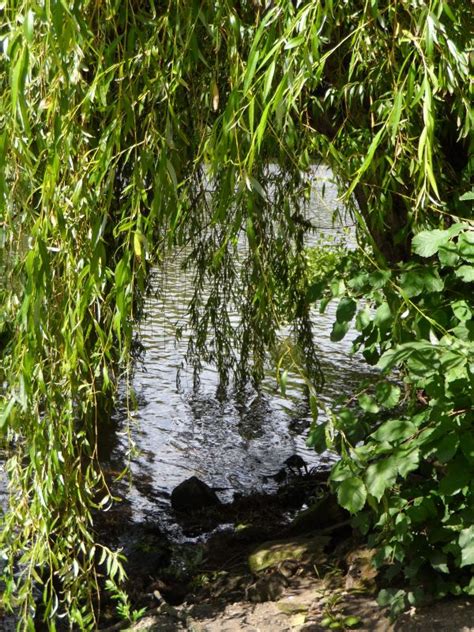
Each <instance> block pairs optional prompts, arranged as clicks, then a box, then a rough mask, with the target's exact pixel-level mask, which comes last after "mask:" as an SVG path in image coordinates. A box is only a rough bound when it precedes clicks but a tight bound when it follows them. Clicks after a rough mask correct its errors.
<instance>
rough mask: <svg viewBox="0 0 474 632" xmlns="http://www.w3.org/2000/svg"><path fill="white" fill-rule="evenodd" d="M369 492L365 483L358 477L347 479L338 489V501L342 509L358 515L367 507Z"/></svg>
mask: <svg viewBox="0 0 474 632" xmlns="http://www.w3.org/2000/svg"><path fill="white" fill-rule="evenodd" d="M366 498H367V490H366V488H365V485H364V481H363V480H362V479H360V478H358V477H356V476H351V477H350V478H346V479H345V480H344V481H342V483H341V484H340V485H339V487H338V489H337V500H338V502H339V504H340V505H341V507H344V509H347V510H348V511H350V512H351V513H357V512H358V511H360V510H361V509H362V507H363V506H364V505H365V501H366Z"/></svg>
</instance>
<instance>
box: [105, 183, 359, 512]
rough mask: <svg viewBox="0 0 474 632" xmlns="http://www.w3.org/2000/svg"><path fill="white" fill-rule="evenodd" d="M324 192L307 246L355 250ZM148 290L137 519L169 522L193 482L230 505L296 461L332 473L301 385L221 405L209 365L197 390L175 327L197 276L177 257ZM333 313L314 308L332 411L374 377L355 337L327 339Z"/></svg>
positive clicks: (267, 388) (330, 193)
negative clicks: (313, 446)
mask: <svg viewBox="0 0 474 632" xmlns="http://www.w3.org/2000/svg"><path fill="white" fill-rule="evenodd" d="M320 173H321V172H320ZM322 175H328V174H327V172H324V171H323V172H322ZM320 190H321V189H320V188H318V189H317V190H316V191H315V193H314V195H313V197H312V200H311V208H310V213H309V216H310V218H311V221H312V223H313V224H314V225H315V226H317V231H315V233H314V235H313V236H312V237H310V242H311V240H313V239H314V242H315V241H317V240H320V238H321V236H323V238H325V239H327V240H328V241H331V242H332V241H333V240H334V239H336V240H338V241H342V242H344V243H345V244H346V245H347V246H348V247H353V246H354V233H353V230H352V228H351V227H347V226H345V225H344V223H343V222H341V221H339V222H336V223H334V222H333V211H334V209H335V207H336V205H337V202H336V193H335V190H334V188H331V187H330V186H328V185H327V184H326V193H325V198H324V201H322V200H321V197H320V195H319V193H320ZM151 286H152V291H151V292H150V296H149V297H148V299H147V302H146V306H145V314H146V316H145V318H144V319H143V322H142V323H141V326H140V339H141V342H142V344H143V346H144V349H145V351H144V357H143V362H142V363H139V364H138V365H137V367H136V371H135V375H134V380H133V387H134V390H135V393H136V396H137V400H138V410H137V411H136V414H135V419H134V423H133V426H132V437H133V440H134V442H135V444H136V446H137V448H138V451H139V453H138V456H133V458H132V461H131V470H132V474H133V482H132V484H131V486H130V487H129V489H128V491H127V497H128V500H129V501H130V502H131V505H132V512H133V515H134V517H135V519H137V520H140V519H143V518H144V517H150V516H152V517H153V518H159V519H160V520H162V521H163V520H164V521H165V522H168V521H167V520H166V515H167V511H168V508H169V500H168V497H169V493H170V492H171V491H172V489H173V488H174V487H175V486H176V485H178V484H179V483H180V482H181V481H183V480H184V479H186V478H188V477H190V476H192V475H195V476H197V477H199V478H200V479H202V480H203V481H205V482H206V483H207V484H209V485H211V486H212V487H214V488H217V489H218V490H220V491H219V494H220V496H221V498H222V499H223V500H231V499H232V497H233V494H234V493H236V492H237V493H244V494H245V493H248V492H250V491H256V490H268V491H270V490H272V489H274V488H275V486H276V483H275V480H274V478H273V476H274V475H275V473H276V472H278V470H279V469H280V468H281V467H282V465H283V463H284V461H285V459H287V458H288V457H289V456H291V455H292V454H295V453H297V454H299V455H300V456H302V457H303V458H304V460H305V461H306V462H307V463H308V466H309V467H312V466H317V467H320V468H327V467H328V466H329V464H330V463H331V462H332V460H333V457H332V456H331V455H330V454H325V455H321V456H318V455H316V454H315V453H314V452H313V451H312V450H310V449H308V448H307V447H306V444H305V442H306V436H307V429H308V426H309V423H310V421H311V419H310V412H309V409H308V406H307V402H306V399H305V397H304V393H303V388H302V384H301V381H300V380H298V378H297V377H296V376H291V375H290V376H289V377H288V383H287V389H286V396H285V397H283V396H282V395H281V393H279V391H278V389H277V388H276V384H275V378H274V374H273V373H272V371H269V374H268V376H267V379H266V380H265V382H264V384H263V386H262V389H261V391H260V392H258V393H257V392H255V391H252V390H250V389H249V391H248V392H247V393H245V394H240V395H238V396H237V395H235V394H233V393H232V392H229V394H228V396H227V397H225V398H224V399H223V398H222V397H220V396H219V389H218V376H217V372H216V370H215V369H214V368H213V367H210V366H206V367H204V369H203V371H202V374H201V375H200V383H199V386H198V388H195V384H194V378H193V373H192V371H191V370H190V369H189V368H188V367H187V366H186V364H185V360H184V358H185V355H186V350H187V342H188V338H187V336H186V333H184V335H183V336H182V337H181V339H180V340H179V341H177V340H176V336H175V333H176V330H177V329H181V330H183V332H186V325H187V322H188V319H187V305H188V301H189V298H190V296H191V293H192V286H191V278H190V277H189V276H187V275H186V274H185V273H183V271H182V269H181V261H180V259H179V258H176V259H174V260H172V259H171V260H168V261H167V262H166V264H165V265H164V266H163V267H162V268H160V270H159V271H158V270H155V271H153V274H152V279H151ZM335 308H336V306H335V305H330V306H329V307H328V309H327V310H326V312H325V313H324V314H319V312H317V311H316V310H315V311H314V312H313V314H312V321H313V328H314V334H315V339H316V343H317V347H318V350H319V357H320V360H321V364H322V368H323V371H324V375H325V386H324V389H323V390H322V392H321V393H320V399H321V400H322V401H323V402H324V403H325V404H327V405H328V406H331V405H332V404H333V403H334V401H335V400H336V399H337V398H338V397H340V396H341V395H343V394H344V393H347V394H349V393H351V391H352V390H353V389H354V388H355V386H356V384H357V383H358V382H359V380H360V379H361V378H362V377H364V376H365V375H367V373H368V368H367V366H366V365H365V363H364V362H363V361H361V360H360V359H359V358H357V357H355V356H353V355H351V353H350V351H351V342H352V340H353V339H354V337H355V335H356V332H355V331H350V332H349V333H348V334H347V336H346V337H345V338H344V340H343V341H341V342H337V343H334V342H332V341H331V340H330V332H331V328H332V325H333V322H334V320H335ZM117 415H118V420H119V425H120V420H123V419H124V417H125V415H126V411H125V408H124V407H122V408H119V410H118V411H117ZM122 425H124V424H122ZM116 439H118V442H119V445H118V446H117V447H116V448H115V452H114V454H115V456H117V454H118V455H120V454H123V453H124V452H125V451H126V450H127V448H128V439H127V437H126V436H125V435H123V436H120V435H118V437H116ZM170 524H171V522H170Z"/></svg>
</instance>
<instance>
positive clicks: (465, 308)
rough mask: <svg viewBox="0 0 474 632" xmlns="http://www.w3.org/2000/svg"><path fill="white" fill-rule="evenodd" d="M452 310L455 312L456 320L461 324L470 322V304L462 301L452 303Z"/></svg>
mask: <svg viewBox="0 0 474 632" xmlns="http://www.w3.org/2000/svg"><path fill="white" fill-rule="evenodd" d="M451 309H452V310H453V313H454V315H455V316H456V318H457V319H458V320H460V321H461V322H465V321H467V320H470V319H471V317H472V310H471V308H470V307H469V305H468V303H467V302H466V301H464V300H462V299H461V300H459V301H455V302H454V303H451Z"/></svg>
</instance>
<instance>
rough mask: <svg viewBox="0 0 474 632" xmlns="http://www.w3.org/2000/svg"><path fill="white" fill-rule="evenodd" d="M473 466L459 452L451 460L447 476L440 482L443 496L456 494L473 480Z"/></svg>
mask: <svg viewBox="0 0 474 632" xmlns="http://www.w3.org/2000/svg"><path fill="white" fill-rule="evenodd" d="M471 469H472V468H471V467H469V463H468V462H467V461H466V459H465V458H464V457H463V456H462V454H458V455H457V457H456V458H455V460H454V461H450V462H449V465H448V471H447V474H446V476H445V477H444V478H443V479H442V480H441V482H440V484H439V491H440V493H441V494H442V495H443V496H454V495H455V494H458V493H459V492H460V491H461V490H462V489H463V488H464V487H466V486H467V485H469V483H470V481H471V474H472V472H471Z"/></svg>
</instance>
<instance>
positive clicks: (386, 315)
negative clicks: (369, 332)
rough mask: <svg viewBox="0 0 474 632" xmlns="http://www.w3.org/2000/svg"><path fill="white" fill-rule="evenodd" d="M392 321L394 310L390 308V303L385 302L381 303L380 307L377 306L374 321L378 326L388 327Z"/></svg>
mask: <svg viewBox="0 0 474 632" xmlns="http://www.w3.org/2000/svg"><path fill="white" fill-rule="evenodd" d="M391 321H392V312H391V310H390V307H389V304H388V303H386V302H384V303H382V304H381V305H379V307H377V310H376V312H375V317H374V323H375V325H376V326H377V327H379V328H382V329H386V328H387V326H388V325H389V324H390V323H391Z"/></svg>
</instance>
